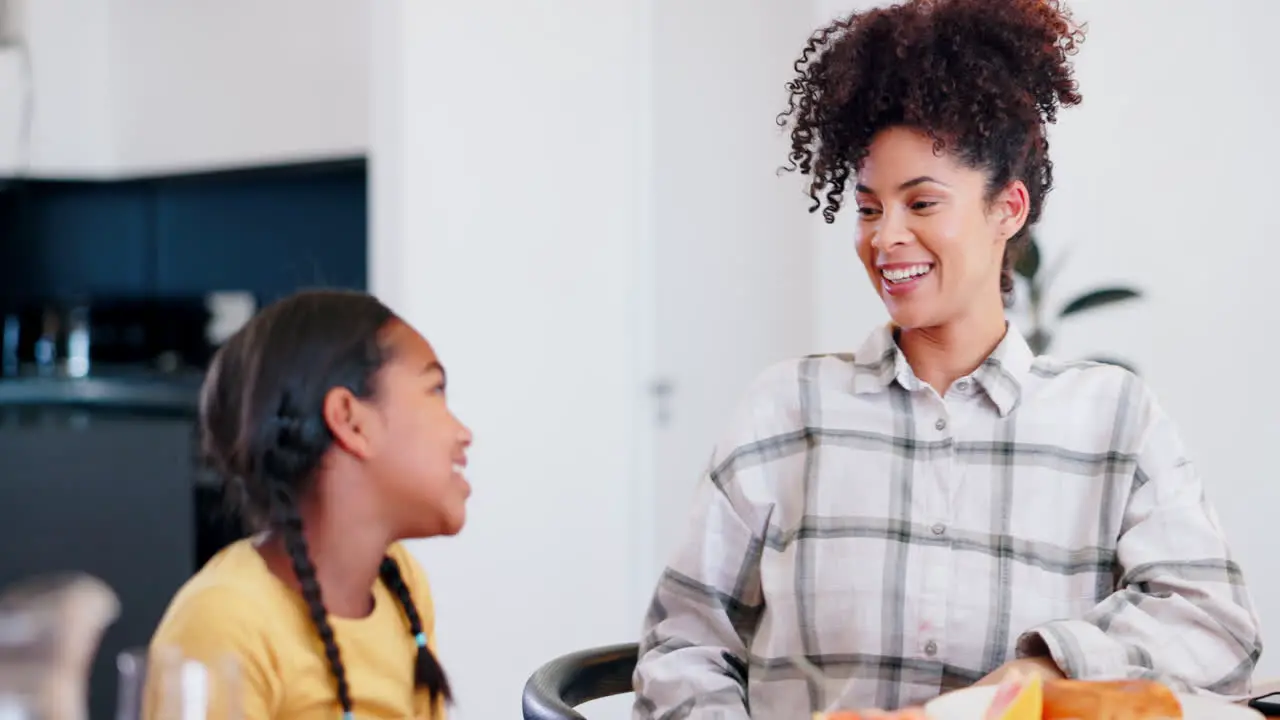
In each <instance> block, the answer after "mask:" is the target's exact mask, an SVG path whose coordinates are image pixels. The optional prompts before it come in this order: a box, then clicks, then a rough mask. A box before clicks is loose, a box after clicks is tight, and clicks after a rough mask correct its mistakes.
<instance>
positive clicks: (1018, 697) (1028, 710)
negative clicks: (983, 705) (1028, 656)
mask: <svg viewBox="0 0 1280 720" xmlns="http://www.w3.org/2000/svg"><path fill="white" fill-rule="evenodd" d="M1043 712H1044V681H1043V680H1042V679H1041V678H1040V675H1039V674H1038V673H1030V674H1028V675H1023V674H1022V673H1019V672H1016V671H1015V672H1012V673H1010V674H1009V675H1008V676H1007V677H1005V679H1004V680H1002V681H1001V682H1000V685H999V686H998V687H997V688H996V696H995V698H993V699H992V701H991V705H989V706H988V707H987V712H986V714H985V715H984V716H983V720H1040V717H1041V714H1042V713H1043Z"/></svg>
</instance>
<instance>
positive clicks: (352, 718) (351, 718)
mask: <svg viewBox="0 0 1280 720" xmlns="http://www.w3.org/2000/svg"><path fill="white" fill-rule="evenodd" d="M342 720H356V714H355V713H353V712H344V713H342Z"/></svg>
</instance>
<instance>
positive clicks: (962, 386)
mask: <svg viewBox="0 0 1280 720" xmlns="http://www.w3.org/2000/svg"><path fill="white" fill-rule="evenodd" d="M956 389H957V390H959V391H960V392H968V391H969V381H968V380H961V381H960V382H958V383H956Z"/></svg>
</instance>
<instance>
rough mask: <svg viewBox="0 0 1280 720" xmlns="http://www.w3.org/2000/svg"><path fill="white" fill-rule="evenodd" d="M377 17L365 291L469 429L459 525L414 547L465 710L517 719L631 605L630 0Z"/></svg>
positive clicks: (431, 6) (639, 25)
mask: <svg viewBox="0 0 1280 720" xmlns="http://www.w3.org/2000/svg"><path fill="white" fill-rule="evenodd" d="M376 6H377V11H376V12H377V16H376V17H375V21H374V22H375V26H374V47H375V48H376V55H375V59H374V62H375V66H374V73H375V78H376V84H375V89H374V98H373V106H374V119H373V127H374V128H375V136H374V139H373V161H374V175H373V188H372V192H373V212H374V225H373V232H374V235H373V254H372V283H373V288H374V290H375V292H377V293H378V294H379V295H381V296H382V297H383V298H385V299H386V300H388V301H389V302H390V303H391V305H392V306H393V307H394V308H396V309H397V310H398V311H400V312H401V313H402V314H403V315H404V316H405V317H406V318H407V319H408V320H409V321H411V322H412V323H414V324H415V325H416V326H417V327H419V328H420V329H421V330H423V332H424V333H425V334H426V335H427V337H428V338H429V339H430V340H431V341H432V342H433V343H434V344H435V346H436V348H437V350H438V351H439V353H440V355H441V358H442V359H443V362H444V363H445V364H446V366H447V367H448V368H449V374H450V387H451V404H452V405H453V407H454V408H455V410H456V411H457V412H458V413H459V415H460V416H461V417H462V419H463V420H464V421H465V422H468V423H470V424H471V425H472V427H473V429H474V431H475V435H476V444H475V447H474V448H473V451H472V453H471V455H472V466H471V470H470V472H469V475H470V476H471V480H472V483H473V485H474V487H475V493H474V495H473V496H472V500H471V503H470V510H469V512H470V520H469V523H468V525H467V527H466V529H465V531H464V533H463V534H462V535H461V536H460V537H458V538H455V539H450V540H439V541H430V542H425V543H423V544H421V545H420V546H419V547H418V548H416V550H417V551H418V552H419V553H420V556H421V557H422V559H423V562H424V564H425V565H426V567H427V569H428V571H429V573H430V574H431V577H432V579H433V581H434V584H435V587H436V591H437V615H438V617H439V618H440V622H439V642H440V651H441V654H442V656H443V661H444V663H445V665H446V668H447V669H448V670H449V671H450V673H451V675H452V677H453V678H454V679H455V682H456V684H457V694H458V696H459V706H458V708H457V717H462V718H470V719H474V720H489V719H490V718H501V717H516V716H518V713H519V703H520V691H521V688H522V686H523V683H524V680H525V678H526V677H527V676H528V674H529V673H530V672H531V671H532V670H533V669H534V668H535V667H537V666H538V665H540V664H541V663H542V662H544V661H546V660H548V659H550V658H551V657H553V656H555V655H558V654H560V653H564V652H568V651H571V650H576V649H581V648H584V647H588V646H592V645H598V644H603V643H609V642H626V641H631V640H634V639H635V635H636V632H637V628H638V625H639V619H640V617H641V613H642V611H643V610H642V608H643V599H642V591H641V588H640V587H639V583H638V582H637V577H636V573H635V570H634V569H635V568H636V567H637V566H638V565H640V564H642V563H643V561H644V559H643V558H641V557H639V556H638V555H637V553H638V552H640V550H639V549H638V544H637V542H636V541H635V538H637V537H642V536H643V535H644V534H645V533H646V532H647V529H645V528H642V527H640V526H639V523H640V522H641V521H639V520H638V519H637V517H638V516H637V515H636V514H635V513H634V512H633V505H634V504H635V502H634V501H633V493H637V492H638V488H639V487H640V486H639V483H638V482H636V477H635V474H634V472H633V467H632V465H633V463H632V457H631V456H630V454H629V453H630V449H631V448H632V447H633V444H632V442H631V436H632V435H633V433H635V432H644V429H643V428H637V427H636V419H637V412H638V410H637V408H638V404H639V403H640V402H641V400H642V399H643V397H644V395H643V393H644V388H643V386H642V384H641V383H639V382H638V381H637V378H638V377H639V376H640V374H641V371H640V370H639V368H638V364H639V363H642V362H643V358H640V357H638V356H637V354H636V349H635V347H634V346H633V341H634V339H633V327H634V324H635V323H634V321H633V318H634V317H635V316H637V315H638V314H639V312H640V311H639V308H638V307H637V301H638V298H639V295H638V291H637V289H636V286H637V279H636V274H637V273H638V272H639V271H637V270H634V267H635V266H636V264H635V263H634V262H633V259H634V253H635V252H636V248H637V247H638V245H639V243H638V237H639V233H641V232H643V231H644V227H645V220H644V217H643V214H644V207H645V206H644V203H645V202H646V200H645V198H646V187H647V176H646V175H645V174H644V172H643V168H644V167H645V163H646V162H647V159H646V158H645V157H644V154H643V153H644V148H645V147H646V141H645V137H644V134H645V132H646V131H645V128H646V126H647V125H646V123H647V119H646V101H645V97H646V95H645V93H644V92H637V89H639V88H643V87H644V86H645V84H646V80H645V77H646V68H645V64H644V57H645V56H646V54H647V47H646V45H645V40H646V34H645V27H646V22H645V20H646V19H645V17H644V15H643V13H641V12H640V10H642V9H643V3H638V2H637V3H607V2H599V0H547V1H546V2H538V3H529V2H525V0H491V1H490V2H485V3H471V2H460V3H448V4H445V3H434V2H433V3H423V2H418V1H417V0H398V1H393V0H380V1H379V2H378V3H377V4H376ZM643 594H647V589H644V591H643Z"/></svg>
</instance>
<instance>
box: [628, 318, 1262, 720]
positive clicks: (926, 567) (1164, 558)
mask: <svg viewBox="0 0 1280 720" xmlns="http://www.w3.org/2000/svg"><path fill="white" fill-rule="evenodd" d="M1043 652H1047V653H1049V654H1050V655H1051V656H1052V657H1053V659H1054V660H1055V661H1056V662H1057V664H1058V666H1059V667H1060V668H1061V669H1062V670H1063V672H1064V673H1066V674H1067V675H1068V676H1069V677H1076V678H1118V677H1129V678H1133V677H1148V678H1155V679H1159V680H1162V681H1165V682H1167V683H1170V684H1171V685H1172V686H1173V687H1175V688H1176V689H1180V690H1183V691H1188V690H1191V691H1208V692H1213V693H1217V694H1222V695H1239V694H1244V693H1246V692H1247V691H1248V688H1249V685H1250V676H1251V674H1252V670H1253V667H1254V665H1255V664H1256V662H1257V659H1258V656H1259V655H1260V654H1261V643H1260V639H1259V632H1258V620H1257V616H1256V614H1255V611H1254V609H1253V604H1252V601H1251V599H1250V597H1249V594H1248V591H1247V590H1246V589H1245V586H1244V582H1243V580H1242V577H1241V572H1240V569H1239V567H1238V566H1237V565H1236V563H1235V562H1234V561H1233V560H1232V559H1231V556H1230V552H1229V550H1228V548H1227V543H1226V540H1225V539H1224V537H1223V533H1222V530H1221V528H1220V527H1219V524H1218V520H1217V517H1216V515H1215V513H1214V510H1213V509H1212V507H1211V506H1210V505H1209V504H1208V502H1207V501H1206V500H1205V497H1204V490H1203V487H1202V485H1201V482H1200V478H1199V476H1198V475H1197V473H1196V470H1195V467H1194V466H1193V465H1192V464H1191V462H1190V461H1189V460H1188V459H1187V458H1186V456H1185V455H1184V452H1183V447H1182V444H1181V442H1180V441H1179V439H1178V435H1177V433H1176V431H1175V429H1174V426H1173V423H1172V422H1171V421H1170V419H1169V418H1168V416H1166V415H1165V414H1164V413H1163V412H1162V411H1161V409H1160V407H1159V405H1158V404H1157V402H1156V400H1155V398H1154V397H1153V396H1152V394H1151V392H1150V390H1148V389H1147V388H1146V386H1145V385H1144V384H1143V383H1142V381H1140V380H1139V379H1138V378H1137V377H1136V376H1134V375H1133V374H1131V373H1129V372H1127V371H1125V370H1123V369H1121V368H1117V367H1113V366H1106V365H1098V364H1093V363H1062V362H1058V361H1054V360H1052V359H1049V358H1044V357H1040V358H1035V357H1033V355H1032V353H1031V350H1030V348H1029V347H1028V346H1027V344H1026V342H1025V341H1024V340H1023V338H1022V337H1021V336H1020V335H1019V334H1018V332H1017V331H1016V330H1014V329H1013V328H1012V327H1010V329H1009V331H1008V332H1007V334H1006V336H1005V338H1004V340H1003V341H1002V342H1001V343H1000V345H999V347H997V348H996V350H995V351H994V352H993V353H992V355H991V357H990V358H988V359H987V360H986V361H985V362H984V363H983V364H982V366H981V367H979V368H978V369H977V370H976V371H974V372H973V374H972V375H970V376H968V377H965V378H962V379H960V380H959V381H957V382H956V383H955V384H954V385H952V387H951V388H950V389H949V390H948V391H947V393H946V394H945V396H939V394H938V393H937V392H935V391H934V390H933V389H932V388H930V387H929V386H927V385H925V384H924V383H922V382H921V381H920V380H919V379H917V378H916V376H915V375H914V373H913V372H912V371H911V368H910V366H909V365H908V364H907V362H906V358H905V357H904V356H903V355H902V352H901V351H900V350H899V349H898V347H897V345H896V343H895V342H894V339H893V335H892V332H891V330H890V329H889V328H888V327H883V328H881V329H880V330H878V331H877V332H876V333H874V334H873V335H872V336H871V337H870V338H869V339H868V340H867V342H866V344H865V345H864V346H863V347H862V349H861V350H859V351H858V352H857V353H856V354H855V355H853V356H849V355H833V356H822V357H810V358H805V359H801V360H798V361H791V362H787V363H783V364H781V365H778V366H775V367H774V368H772V369H770V370H769V371H767V372H766V373H764V374H763V375H762V376H761V377H760V379H759V380H758V381H757V382H756V384H755V385H754V386H753V388H752V389H751V390H750V392H749V393H748V395H747V397H746V399H745V402H744V403H743V407H742V408H741V410H740V412H739V413H738V415H737V418H736V420H735V421H734V422H733V424H732V426H731V428H730V429H729V432H728V435H727V437H726V438H725V440H724V441H723V442H722V443H721V444H720V445H719V446H718V447H717V450H716V452H715V454H714V458H713V461H712V465H711V469H710V470H709V471H708V473H707V475H706V477H705V478H704V480H703V482H702V483H701V484H700V486H699V490H698V493H697V496H696V501H695V503H694V508H693V517H692V522H691V531H690V534H689V536H688V537H687V539H686V540H685V541H684V543H683V545H682V546H681V548H680V549H679V551H678V553H677V554H676V556H675V558H674V559H673V560H672V562H671V564H670V565H669V567H668V568H667V569H666V570H665V572H664V573H663V575H662V578H661V580H660V581H659V585H658V588H657V592H656V594H655V596H654V600H653V603H652V606H651V608H650V611H649V614H648V617H647V618H646V621H645V630H644V636H643V640H642V643H641V647H640V658H639V664H638V666H637V668H636V672H635V677H634V680H635V689H636V703H635V716H636V717H637V718H649V717H661V718H716V719H717V720H719V719H721V718H725V719H737V718H745V717H747V716H748V708H750V712H751V714H753V715H754V716H755V717H758V718H779V719H780V720H794V719H795V718H808V717H809V716H810V713H811V712H813V711H817V710H824V709H827V706H828V704H829V703H832V702H833V701H837V700H838V699H839V701H840V704H841V706H843V707H846V708H857V707H879V708H883V709H896V708H899V707H902V706H904V705H911V704H918V703H921V702H923V701H926V700H929V699H931V698H933V697H936V696H937V695H938V694H939V693H942V692H945V691H948V690H952V689H956V688H960V687H964V686H967V685H969V684H972V683H973V682H975V681H977V680H978V679H980V678H981V677H982V676H983V675H984V674H986V673H987V672H989V671H991V670H993V669H995V668H997V667H999V666H1000V665H1001V664H1003V663H1005V662H1006V661H1008V660H1010V659H1013V658H1014V657H1017V656H1019V655H1027V654H1034V653H1043ZM795 655H803V656H805V657H806V658H808V659H809V660H810V661H811V662H812V663H813V664H814V665H816V666H818V667H819V668H820V669H821V670H822V671H823V673H824V674H825V676H826V680H825V682H820V683H819V682H813V681H811V680H809V679H807V678H806V677H805V675H804V674H803V673H801V672H800V671H799V670H798V668H797V667H796V666H795V665H794V664H793V662H792V661H791V660H790V659H789V658H790V657H793V656H795ZM842 695H843V697H841V696H842Z"/></svg>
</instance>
